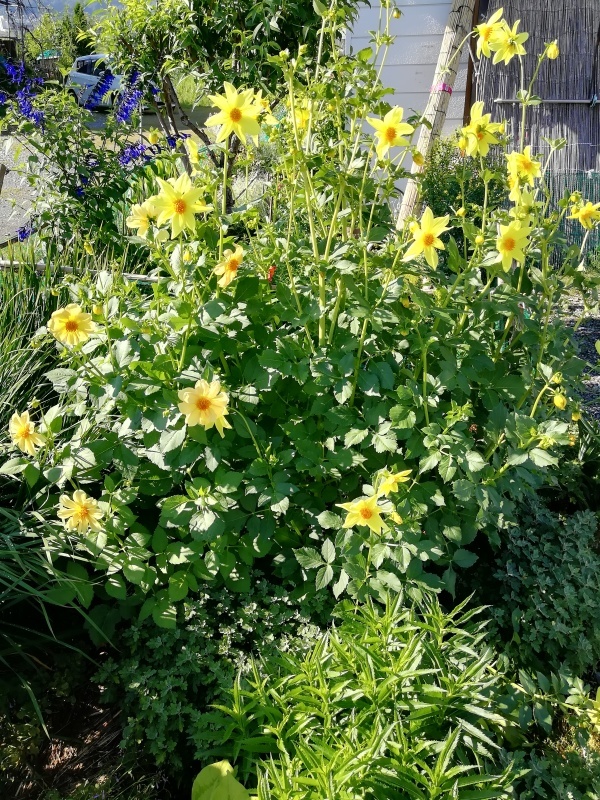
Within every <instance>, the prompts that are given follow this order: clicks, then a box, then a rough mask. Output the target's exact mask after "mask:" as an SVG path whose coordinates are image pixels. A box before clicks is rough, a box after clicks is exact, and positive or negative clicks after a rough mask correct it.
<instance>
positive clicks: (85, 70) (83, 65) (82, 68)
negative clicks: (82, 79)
mask: <svg viewBox="0 0 600 800" xmlns="http://www.w3.org/2000/svg"><path fill="white" fill-rule="evenodd" d="M89 68H90V62H89V61H86V60H85V59H84V58H82V59H80V60H79V61H76V62H75V69H76V71H77V72H81V73H82V74H83V75H89V74H90V72H89Z"/></svg>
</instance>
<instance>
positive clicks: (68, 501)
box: [57, 489, 102, 533]
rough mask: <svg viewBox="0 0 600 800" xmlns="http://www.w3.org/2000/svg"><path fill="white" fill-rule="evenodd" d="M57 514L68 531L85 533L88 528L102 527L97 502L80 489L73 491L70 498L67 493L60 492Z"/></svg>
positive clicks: (97, 529)
mask: <svg viewBox="0 0 600 800" xmlns="http://www.w3.org/2000/svg"><path fill="white" fill-rule="evenodd" d="M57 516H58V518H59V519H61V520H62V521H63V524H64V526H65V528H66V529H67V530H68V531H77V532H78V533H86V532H87V530H88V529H91V530H93V531H99V530H101V529H102V526H101V525H100V520H101V519H102V511H100V509H99V508H98V503H97V502H96V500H94V498H93V497H88V496H87V494H86V493H85V492H84V491H82V490H81V489H77V490H76V491H75V492H73V497H72V498H71V497H69V495H68V494H61V496H60V505H59V507H58V513H57Z"/></svg>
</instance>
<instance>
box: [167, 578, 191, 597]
mask: <svg viewBox="0 0 600 800" xmlns="http://www.w3.org/2000/svg"><path fill="white" fill-rule="evenodd" d="M188 590H189V586H188V581H187V575H186V573H185V572H182V571H179V572H175V573H174V574H173V575H171V576H170V577H169V600H172V601H173V602H177V601H178V600H183V598H184V597H186V596H187V593H188Z"/></svg>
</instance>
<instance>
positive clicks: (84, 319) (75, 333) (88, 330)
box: [48, 303, 96, 347]
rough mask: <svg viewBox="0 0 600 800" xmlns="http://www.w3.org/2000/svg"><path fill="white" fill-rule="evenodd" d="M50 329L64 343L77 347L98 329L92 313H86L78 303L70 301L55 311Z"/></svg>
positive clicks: (51, 318)
mask: <svg viewBox="0 0 600 800" xmlns="http://www.w3.org/2000/svg"><path fill="white" fill-rule="evenodd" d="M48 330H49V331H50V333H51V334H52V335H53V336H54V338H55V339H58V341H59V342H61V343H62V344H66V345H67V346H69V347H75V345H77V344H82V343H83V342H87V340H88V339H89V338H90V334H92V333H94V332H95V330H96V323H95V322H92V317H91V314H85V313H84V312H83V311H82V310H81V308H80V307H79V306H78V305H77V303H69V305H68V306H66V307H65V308H59V309H58V310H57V311H54V312H53V314H52V316H51V317H50V322H49V323H48Z"/></svg>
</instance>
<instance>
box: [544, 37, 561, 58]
mask: <svg viewBox="0 0 600 800" xmlns="http://www.w3.org/2000/svg"><path fill="white" fill-rule="evenodd" d="M546 55H547V56H548V58H549V59H550V61H554V59H555V58H558V57H559V55H560V49H559V47H558V39H555V40H554V41H553V42H550V44H549V45H548V49H547V50H546Z"/></svg>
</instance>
